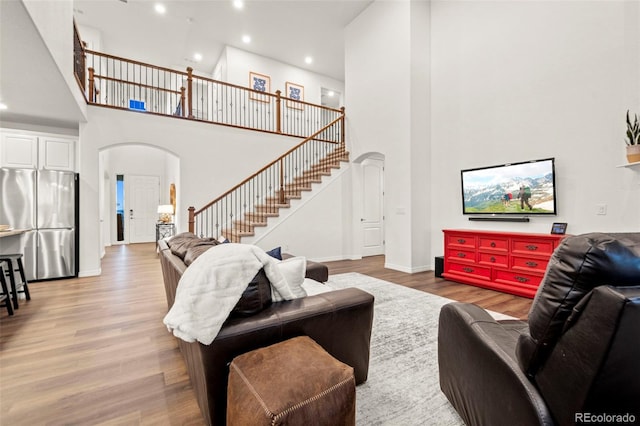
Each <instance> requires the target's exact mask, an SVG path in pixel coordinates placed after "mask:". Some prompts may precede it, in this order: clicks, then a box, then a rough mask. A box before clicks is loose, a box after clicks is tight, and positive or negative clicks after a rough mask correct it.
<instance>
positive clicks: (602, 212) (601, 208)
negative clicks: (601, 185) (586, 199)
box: [596, 204, 607, 215]
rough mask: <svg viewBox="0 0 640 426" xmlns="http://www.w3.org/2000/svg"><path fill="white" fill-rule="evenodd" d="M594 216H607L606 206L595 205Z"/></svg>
mask: <svg viewBox="0 0 640 426" xmlns="http://www.w3.org/2000/svg"><path fill="white" fill-rule="evenodd" d="M596 214H598V215H606V214H607V205H606V204H597V205H596Z"/></svg>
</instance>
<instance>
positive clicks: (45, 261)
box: [0, 168, 79, 281]
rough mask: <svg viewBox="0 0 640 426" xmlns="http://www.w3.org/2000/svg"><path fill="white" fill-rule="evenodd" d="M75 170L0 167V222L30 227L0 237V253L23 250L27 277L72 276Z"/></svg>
mask: <svg viewBox="0 0 640 426" xmlns="http://www.w3.org/2000/svg"><path fill="white" fill-rule="evenodd" d="M78 182H79V181H78V174H77V173H72V172H62V171H53V170H34V169H9V168H2V169H0V190H1V193H0V201H1V202H0V224H7V225H9V226H11V227H13V228H15V229H30V231H28V232H26V233H25V234H22V235H20V236H12V237H5V238H2V239H1V240H0V253H23V254H24V267H25V273H26V275H27V280H31V281H32V280H47V279H53V278H66V277H77V276H78V213H79V210H78V194H79V191H78V189H79V188H78Z"/></svg>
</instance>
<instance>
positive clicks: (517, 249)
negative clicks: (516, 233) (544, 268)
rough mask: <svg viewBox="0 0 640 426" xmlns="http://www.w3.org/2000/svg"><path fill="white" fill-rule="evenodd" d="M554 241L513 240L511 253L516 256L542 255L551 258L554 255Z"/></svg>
mask: <svg viewBox="0 0 640 426" xmlns="http://www.w3.org/2000/svg"><path fill="white" fill-rule="evenodd" d="M553 249H554V246H553V241H540V240H520V239H516V238H514V239H513V240H512V248H511V252H512V253H515V254H525V253H526V254H540V255H545V256H549V255H551V254H552V253H553Z"/></svg>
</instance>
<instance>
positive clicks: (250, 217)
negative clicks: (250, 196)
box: [221, 146, 349, 243]
mask: <svg viewBox="0 0 640 426" xmlns="http://www.w3.org/2000/svg"><path fill="white" fill-rule="evenodd" d="M342 162H349V153H348V152H347V151H346V150H345V148H344V146H340V147H339V148H338V149H336V150H335V151H334V152H332V153H330V154H329V155H327V156H326V157H324V158H323V159H322V160H321V161H320V162H319V163H317V164H315V165H314V166H312V167H311V169H310V170H307V171H305V172H303V173H302V175H301V176H298V177H296V178H294V180H293V183H291V184H287V185H285V187H284V190H283V191H280V190H278V191H276V193H275V194H274V195H273V196H271V197H267V198H266V199H265V203H264V204H259V205H256V206H254V208H253V211H250V212H246V213H244V218H243V219H241V220H234V221H233V225H232V226H231V227H230V228H225V229H223V230H222V232H221V235H222V236H224V237H225V238H227V239H228V240H229V241H231V242H234V243H239V242H242V238H243V237H253V236H254V235H255V228H256V227H266V226H267V224H268V220H269V218H270V217H278V216H280V209H286V208H289V207H291V200H300V199H302V198H303V197H304V194H305V193H307V192H311V190H312V187H311V184H313V183H322V178H323V177H324V176H331V172H332V170H334V169H340V167H341V163H342Z"/></svg>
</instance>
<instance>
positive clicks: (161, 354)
mask: <svg viewBox="0 0 640 426" xmlns="http://www.w3.org/2000/svg"><path fill="white" fill-rule="evenodd" d="M383 263H384V259H383V258H382V257H372V258H366V259H364V260H362V261H340V262H331V263H330V270H331V273H333V274H338V273H343V272H361V273H364V274H368V275H371V276H375V277H378V278H381V279H384V280H387V281H392V282H396V283H398V284H402V285H406V286H410V287H414V288H417V289H419V290H423V291H427V292H430V293H435V294H440V295H442V296H445V297H449V298H452V299H458V300H463V301H471V302H475V303H478V304H479V305H481V306H483V307H486V308H488V309H492V310H495V311H498V312H503V313H506V314H510V315H514V316H518V317H521V316H524V315H526V312H527V311H528V309H529V306H530V303H531V301H530V300H529V299H523V298H519V297H516V296H509V295H505V294H502V293H496V292H493V291H489V290H483V289H478V288H475V287H470V286H465V285H461V284H455V283H451V282H447V281H444V280H441V279H437V278H435V277H434V276H433V272H424V273H420V274H403V273H399V272H395V271H390V270H386V269H384V267H383ZM102 271H103V274H102V275H101V276H99V277H88V278H78V279H70V280H57V281H48V282H40V283H31V284H30V285H29V288H30V290H31V295H32V299H31V301H28V302H26V301H25V302H23V303H21V305H20V309H19V310H17V311H16V313H15V315H14V316H13V317H9V316H8V315H7V313H6V309H2V311H1V312H0V424H1V425H29V426H31V425H94V424H104V425H107V424H113V425H116V424H118V425H120V424H126V425H138V424H140V425H202V424H203V420H202V418H201V416H200V411H199V409H198V405H197V402H196V399H195V396H194V394H193V390H192V388H191V385H190V384H189V378H188V376H187V372H186V369H185V366H184V363H183V361H182V358H181V355H180V352H179V350H178V347H177V344H176V341H175V339H174V338H173V336H172V335H171V334H169V333H168V331H167V330H166V329H165V328H164V326H163V325H162V318H163V317H164V315H165V313H166V312H167V303H166V299H165V295H164V287H163V284H162V273H161V270H160V263H159V260H158V257H157V255H156V253H155V249H154V245H153V244H134V245H129V246H114V247H110V248H108V250H107V255H106V256H105V258H104V259H103V262H102Z"/></svg>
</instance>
